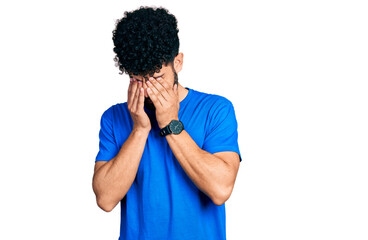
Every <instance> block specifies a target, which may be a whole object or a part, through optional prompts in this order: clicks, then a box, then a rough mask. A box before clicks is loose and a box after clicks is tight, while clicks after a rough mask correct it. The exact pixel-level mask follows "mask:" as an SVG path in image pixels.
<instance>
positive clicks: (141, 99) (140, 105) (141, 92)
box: [137, 87, 144, 110]
mask: <svg viewBox="0 0 368 240" xmlns="http://www.w3.org/2000/svg"><path fill="white" fill-rule="evenodd" d="M137 104H138V105H137V108H138V110H141V109H143V106H144V88H142V87H141V88H140V90H139V98H138V103H137Z"/></svg>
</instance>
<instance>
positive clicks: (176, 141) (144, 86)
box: [93, 53, 239, 212]
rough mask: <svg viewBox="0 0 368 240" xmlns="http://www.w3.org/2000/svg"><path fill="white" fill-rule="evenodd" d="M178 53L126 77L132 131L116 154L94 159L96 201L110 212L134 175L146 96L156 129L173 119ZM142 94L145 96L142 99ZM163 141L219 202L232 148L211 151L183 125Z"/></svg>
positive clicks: (230, 179)
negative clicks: (154, 69) (153, 69)
mask: <svg viewBox="0 0 368 240" xmlns="http://www.w3.org/2000/svg"><path fill="white" fill-rule="evenodd" d="M182 66H183V54H182V53H179V54H178V55H177V56H176V57H175V59H174V61H173V63H172V65H168V66H162V69H161V71H160V72H159V73H155V74H154V75H153V77H152V78H150V77H149V76H145V77H143V76H132V78H131V82H130V84H129V89H128V101H127V104H128V109H129V111H130V114H131V117H132V120H133V130H132V132H131V134H130V136H129V137H128V139H127V140H126V141H125V143H124V144H123V146H122V147H121V149H120V151H119V153H118V154H117V155H116V156H115V157H114V158H113V159H111V160H110V161H96V163H95V171H94V176H93V190H94V192H95V194H96V200H97V204H98V206H99V207H100V208H101V209H103V210H104V211H107V212H109V211H111V210H112V209H114V207H115V206H116V205H117V204H118V203H119V202H120V200H121V199H122V198H123V197H124V196H125V195H126V193H127V192H128V190H129V188H130V186H131V185H132V183H133V181H134V179H135V176H136V174H137V170H138V166H139V163H140V159H141V157H142V154H143V150H144V147H145V143H146V140H147V137H148V134H149V132H150V130H151V123H150V120H149V117H148V116H147V114H146V112H145V111H144V105H145V102H146V104H149V103H148V101H147V98H149V99H150V100H151V101H152V104H153V105H154V106H155V109H156V110H155V111H156V119H157V123H158V125H159V127H160V128H163V127H165V126H166V125H167V124H169V123H170V121H171V120H173V119H176V120H179V118H178V112H179V106H180V102H181V101H182V100H183V99H184V98H185V97H186V95H187V94H188V90H187V89H185V88H184V87H183V86H181V85H180V84H175V85H174V76H175V72H176V73H178V72H180V71H181V69H182ZM145 99H146V101H145ZM166 139H167V142H168V144H169V146H170V148H171V150H172V152H173V153H174V155H175V157H176V159H177V160H178V162H179V163H180V165H181V167H182V168H183V170H184V171H185V172H186V174H187V175H188V176H189V178H190V179H191V180H192V181H193V183H194V184H195V185H196V186H197V187H198V189H200V190H201V191H202V192H203V193H205V194H206V195H207V196H208V197H209V198H210V199H211V200H212V201H213V202H214V203H215V204H216V205H222V204H224V203H225V202H226V201H227V199H229V197H230V195H231V193H232V190H233V188H234V184H235V180H236V176H237V173H238V169H239V155H238V154H237V153H235V152H218V153H214V154H211V153H209V152H206V151H204V150H202V149H201V148H199V147H198V145H197V144H196V143H195V142H194V140H193V139H192V138H191V136H190V135H189V134H188V132H186V131H185V130H183V131H182V132H181V133H180V134H178V135H174V134H170V135H168V136H166Z"/></svg>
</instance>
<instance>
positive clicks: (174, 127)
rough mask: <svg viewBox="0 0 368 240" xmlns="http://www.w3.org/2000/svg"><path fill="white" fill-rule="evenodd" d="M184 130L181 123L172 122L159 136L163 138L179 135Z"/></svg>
mask: <svg viewBox="0 0 368 240" xmlns="http://www.w3.org/2000/svg"><path fill="white" fill-rule="evenodd" d="M183 130H184V125H183V123H182V122H181V121H178V120H172V121H171V122H170V123H169V124H168V125H167V126H166V127H164V128H162V129H161V131H160V136H161V137H165V136H167V135H169V134H172V133H173V134H175V135H176V134H179V133H181V132H182V131H183Z"/></svg>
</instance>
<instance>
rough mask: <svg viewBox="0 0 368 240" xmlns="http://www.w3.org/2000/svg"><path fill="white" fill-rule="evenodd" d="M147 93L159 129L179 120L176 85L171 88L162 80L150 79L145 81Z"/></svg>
mask: <svg viewBox="0 0 368 240" xmlns="http://www.w3.org/2000/svg"><path fill="white" fill-rule="evenodd" d="M147 85H148V88H147V93H148V95H149V97H150V99H151V100H152V102H153V104H154V105H155V108H156V119H157V123H158V126H159V127H160V128H164V127H166V126H167V125H168V124H169V123H170V122H171V120H179V118H178V113H179V107H180V102H179V91H178V84H175V85H174V86H173V87H172V86H170V85H169V84H168V83H167V82H165V81H164V80H163V79H162V78H157V80H156V79H154V78H150V79H149V81H147Z"/></svg>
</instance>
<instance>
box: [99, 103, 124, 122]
mask: <svg viewBox="0 0 368 240" xmlns="http://www.w3.org/2000/svg"><path fill="white" fill-rule="evenodd" d="M127 110H128V107H127V103H126V102H124V103H116V104H113V105H111V106H110V107H108V108H107V109H106V110H105V111H104V112H103V113H102V118H108V119H114V118H115V116H117V115H119V113H121V112H125V111H127Z"/></svg>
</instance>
